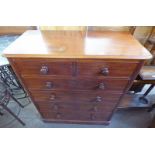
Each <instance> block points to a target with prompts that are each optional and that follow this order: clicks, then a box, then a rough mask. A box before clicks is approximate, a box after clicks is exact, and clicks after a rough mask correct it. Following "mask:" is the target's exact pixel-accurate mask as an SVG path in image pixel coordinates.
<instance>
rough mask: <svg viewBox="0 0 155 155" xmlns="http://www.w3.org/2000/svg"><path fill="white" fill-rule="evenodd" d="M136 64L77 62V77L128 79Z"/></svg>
mask: <svg viewBox="0 0 155 155" xmlns="http://www.w3.org/2000/svg"><path fill="white" fill-rule="evenodd" d="M137 65H138V63H137V62H131V63H130V62H125V61H124V62H121V61H120V62H116V61H112V62H110V61H104V60H103V61H82V60H81V61H79V62H78V65H77V72H78V75H81V76H103V77H104V76H106V77H107V76H109V77H130V76H132V74H133V70H135V69H136V67H137Z"/></svg>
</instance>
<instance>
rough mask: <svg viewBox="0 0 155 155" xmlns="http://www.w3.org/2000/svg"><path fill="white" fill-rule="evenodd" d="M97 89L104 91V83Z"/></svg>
mask: <svg viewBox="0 0 155 155" xmlns="http://www.w3.org/2000/svg"><path fill="white" fill-rule="evenodd" d="M99 89H102V90H104V89H105V85H104V83H103V82H102V83H100V84H99Z"/></svg>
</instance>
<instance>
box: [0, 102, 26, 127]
mask: <svg viewBox="0 0 155 155" xmlns="http://www.w3.org/2000/svg"><path fill="white" fill-rule="evenodd" d="M1 106H2V107H3V108H4V109H5V110H6V111H8V112H9V113H10V114H11V115H12V116H13V117H14V118H15V119H16V120H17V121H18V122H20V123H21V124H22V125H23V126H25V123H24V122H23V121H22V120H21V119H20V118H19V117H17V116H16V115H15V114H14V113H13V112H12V111H11V110H10V109H9V108H8V107H7V106H6V105H4V104H2V105H1Z"/></svg>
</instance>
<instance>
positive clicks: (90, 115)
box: [36, 102, 114, 121]
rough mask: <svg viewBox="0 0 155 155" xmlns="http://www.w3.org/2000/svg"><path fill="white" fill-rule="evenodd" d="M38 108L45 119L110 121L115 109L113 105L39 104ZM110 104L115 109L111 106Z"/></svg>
mask: <svg viewBox="0 0 155 155" xmlns="http://www.w3.org/2000/svg"><path fill="white" fill-rule="evenodd" d="M36 104H37V107H38V108H39V111H40V113H41V115H42V117H43V118H44V119H56V120H58V119H59V120H84V121H93V120H94V121H108V118H109V117H110V115H111V114H112V109H113V107H114V104H113V103H107V104H106V103H105V105H104V104H101V105H98V106H97V105H96V107H97V108H95V109H94V106H92V105H81V104H68V103H57V104H56V103H48V102H37V103H36ZM110 104H112V105H113V107H111V106H109V105H110Z"/></svg>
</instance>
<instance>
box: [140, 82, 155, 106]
mask: <svg viewBox="0 0 155 155" xmlns="http://www.w3.org/2000/svg"><path fill="white" fill-rule="evenodd" d="M153 88H154V84H151V86H150V87H149V88H148V90H147V91H146V92H145V93H144V95H143V96H141V97H140V98H139V100H140V101H143V103H145V104H148V100H147V99H146V98H145V97H146V96H147V95H148V94H149V93H150V91H151V90H152V89H153Z"/></svg>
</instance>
